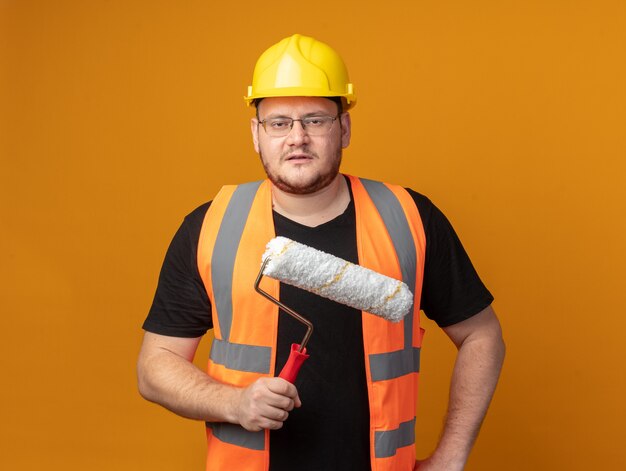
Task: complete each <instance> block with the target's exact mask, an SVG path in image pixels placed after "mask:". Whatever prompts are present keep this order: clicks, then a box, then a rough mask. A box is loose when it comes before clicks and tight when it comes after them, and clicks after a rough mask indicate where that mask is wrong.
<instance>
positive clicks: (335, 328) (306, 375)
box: [143, 190, 493, 471]
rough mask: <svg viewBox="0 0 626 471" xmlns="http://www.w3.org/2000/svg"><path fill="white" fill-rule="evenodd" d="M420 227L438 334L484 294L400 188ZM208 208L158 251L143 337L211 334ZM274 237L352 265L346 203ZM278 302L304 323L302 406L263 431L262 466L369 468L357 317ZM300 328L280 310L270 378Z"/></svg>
mask: <svg viewBox="0 0 626 471" xmlns="http://www.w3.org/2000/svg"><path fill="white" fill-rule="evenodd" d="M409 192H410V194H411V196H412V197H413V199H414V201H415V203H416V205H417V207H418V210H419V213H420V216H421V218H422V223H423V225H424V230H425V234H426V259H425V267H424V280H423V287H422V298H421V302H420V308H421V309H422V310H423V311H424V312H425V314H426V315H427V316H428V317H429V318H431V319H433V320H434V321H435V322H437V324H438V325H440V326H442V327H445V326H449V325H452V324H455V323H457V322H460V321H462V320H464V319H467V318H469V317H471V316H473V315H474V314H476V313H478V312H480V311H481V310H482V309H484V308H485V307H487V306H488V305H489V304H491V302H492V301H493V297H492V296H491V294H490V293H489V291H488V290H487V289H486V288H485V286H484V285H483V283H482V282H481V281H480V278H479V277H478V275H477V274H476V271H475V270H474V268H473V266H472V264H471V262H470V260H469V258H468V256H467V254H466V252H465V250H464V249H463V246H462V245H461V243H460V241H459V239H458V237H457V236H456V234H455V232H454V230H453V229H452V226H451V225H450V223H449V222H448V220H447V219H446V218H445V216H444V215H443V214H442V213H441V212H440V211H439V210H438V209H437V208H436V207H435V206H434V205H433V204H432V203H431V202H430V200H428V199H427V198H426V197H424V196H423V195H420V194H418V193H416V192H413V191H411V190H409ZM209 204H210V203H207V204H204V205H202V206H200V207H199V208H197V209H196V210H195V211H193V212H192V213H191V214H189V215H188V216H187V217H186V218H185V220H184V221H183V224H182V225H181V227H180V228H179V230H178V232H177V233H176V235H175V236H174V239H173V240H172V243H171V244H170V247H169V249H168V251H167V255H166V257H165V261H164V263H163V267H162V269H161V275H160V277H159V283H158V287H157V291H156V295H155V298H154V302H153V304H152V307H151V309H150V312H149V314H148V317H147V319H146V321H145V322H144V325H143V328H144V329H145V330H147V331H149V332H153V333H157V334H161V335H168V336H176V337H199V336H201V335H204V334H205V333H206V331H207V330H208V329H210V328H211V327H212V325H211V316H210V311H211V307H210V303H209V299H208V295H207V293H206V290H205V288H204V285H203V283H202V280H201V278H200V274H199V272H198V267H197V244H198V238H199V235H200V229H201V226H202V222H203V219H204V216H205V214H206V211H207V209H208V207H209ZM274 226H275V230H276V235H280V236H285V237H288V238H290V239H293V240H296V241H298V242H301V243H303V244H305V245H308V246H310V247H314V248H317V249H319V250H323V251H324V252H328V253H331V254H333V255H336V256H338V257H340V258H343V259H345V260H348V261H351V262H354V263H358V256H357V250H356V223H355V212H354V203H353V202H350V204H349V206H348V208H347V209H346V211H345V212H344V213H343V214H341V215H340V216H338V217H337V218H335V219H333V220H331V221H328V222H326V223H324V224H322V225H319V226H317V227H308V226H304V225H302V224H299V223H297V222H295V221H292V220H290V219H288V218H286V217H284V216H281V215H280V214H278V213H276V212H274ZM280 299H281V301H283V302H284V303H285V304H286V305H287V306H289V307H291V308H292V309H294V310H295V311H296V312H298V313H300V314H302V315H303V316H304V317H306V318H308V319H309V320H311V321H312V323H313V325H314V326H315V331H314V333H313V335H312V337H311V339H310V340H309V343H308V345H307V351H308V353H309V354H310V355H311V356H310V358H309V359H308V360H307V361H306V362H305V363H304V366H303V367H302V369H301V371H300V374H299V376H298V379H297V381H296V387H297V388H298V393H299V395H300V398H301V400H302V404H303V405H302V407H301V408H299V409H296V410H294V411H292V412H291V413H290V416H289V419H288V420H287V421H286V422H285V423H284V425H283V428H282V429H280V430H277V431H272V432H271V434H270V469H271V470H272V471H279V470H281V471H282V470H291V469H294V467H295V464H296V463H297V467H298V469H301V470H311V471H313V470H322V469H323V470H329V471H331V470H345V469H351V470H369V469H370V463H369V461H370V451H369V412H368V401H367V387H366V379H365V364H364V355H363V333H362V326H361V313H360V311H358V310H356V309H352V308H350V307H347V306H344V305H342V304H338V303H335V302H333V301H330V300H327V299H324V298H321V297H319V296H317V295H314V294H312V293H309V292H306V291H303V290H300V289H298V288H295V287H292V286H289V285H284V284H281V285H280ZM304 331H305V328H304V326H302V325H301V324H300V323H298V322H297V321H296V320H294V319H293V318H292V317H291V316H289V315H287V314H284V313H281V314H280V316H279V324H278V343H277V350H276V371H280V370H281V369H282V366H283V365H284V364H285V361H286V360H287V357H288V356H289V350H290V346H291V344H292V343H294V342H295V343H299V342H300V341H301V340H302V338H303V336H304Z"/></svg>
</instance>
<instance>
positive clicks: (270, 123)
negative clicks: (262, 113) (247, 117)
mask: <svg viewBox="0 0 626 471" xmlns="http://www.w3.org/2000/svg"><path fill="white" fill-rule="evenodd" d="M338 117H339V116H307V117H306V118H300V119H292V118H270V119H264V120H263V121H259V124H260V125H262V126H263V129H265V132H266V133H267V135H268V136H271V137H284V136H286V135H287V134H289V133H290V132H291V130H292V129H293V123H295V122H296V121H300V124H301V125H302V129H304V131H305V132H306V133H307V134H308V135H309V136H322V135H324V134H326V133H327V132H328V131H330V128H331V127H332V126H333V123H334V122H335V120H336V119H337V118H338Z"/></svg>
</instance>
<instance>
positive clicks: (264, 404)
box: [236, 378, 302, 432]
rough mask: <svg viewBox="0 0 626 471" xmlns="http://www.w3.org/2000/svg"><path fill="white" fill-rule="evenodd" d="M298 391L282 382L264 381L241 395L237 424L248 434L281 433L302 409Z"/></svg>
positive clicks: (246, 389) (261, 379)
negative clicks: (291, 418)
mask: <svg viewBox="0 0 626 471" xmlns="http://www.w3.org/2000/svg"><path fill="white" fill-rule="evenodd" d="M301 405H302V403H301V402H300V397H299V396H298V391H297V389H296V387H295V386H294V385H293V384H291V383H289V382H287V381H285V380H284V379H282V378H260V379H258V380H256V381H255V382H254V383H252V384H251V385H250V386H248V387H247V388H244V389H243V390H242V391H241V395H240V397H239V401H238V404H237V405H236V410H237V421H238V422H239V423H240V424H241V426H242V427H244V428H245V429H246V430H249V431H251V432H258V431H259V430H262V429H270V430H277V429H279V428H281V427H282V426H283V422H284V421H285V420H287V417H289V412H291V411H292V410H293V408H294V407H300V406H301Z"/></svg>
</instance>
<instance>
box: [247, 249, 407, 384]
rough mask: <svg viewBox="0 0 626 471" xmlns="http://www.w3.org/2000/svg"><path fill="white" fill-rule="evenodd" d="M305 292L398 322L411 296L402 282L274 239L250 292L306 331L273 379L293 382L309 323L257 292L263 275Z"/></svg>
mask: <svg viewBox="0 0 626 471" xmlns="http://www.w3.org/2000/svg"><path fill="white" fill-rule="evenodd" d="M264 275H265V276H268V277H270V278H273V279H275V280H278V281H280V282H282V283H287V284H289V285H292V286H295V287H297V288H301V289H304V290H306V291H309V292H311V293H315V294H317V295H319V296H322V297H324V298H328V299H330V300H332V301H335V302H338V303H341V304H345V305H347V306H350V307H352V308H355V309H358V310H360V311H365V312H369V313H370V314H375V315H377V316H380V317H382V318H383V319H386V320H388V321H391V322H399V321H400V320H402V318H403V317H404V316H405V315H406V314H408V312H409V311H410V310H411V307H412V306H413V294H412V293H411V291H410V290H409V287H408V286H407V285H406V284H405V283H403V282H402V281H399V280H396V279H394V278H390V277H388V276H385V275H383V274H381V273H377V272H375V271H373V270H370V269H368V268H365V267H362V266H360V265H355V264H354V263H350V262H348V261H346V260H343V259H341V258H339V257H335V256H334V255H330V254H328V253H325V252H322V251H321V250H317V249H314V248H312V247H308V246H306V245H304V244H300V243H298V242H295V241H293V240H291V239H288V238H286V237H275V238H274V239H272V240H270V241H269V242H268V244H267V246H266V251H265V253H264V254H263V257H262V265H261V270H260V271H259V274H258V276H257V279H256V281H255V284H254V289H255V290H256V291H257V292H258V293H259V294H261V295H262V296H264V297H265V298H267V299H268V300H270V301H271V302H273V303H274V304H276V305H277V306H279V307H280V308H281V309H282V310H283V311H285V312H286V313H287V314H289V315H291V316H292V317H294V318H295V319H297V320H298V321H299V322H301V323H302V324H304V325H305V326H306V328H307V330H306V334H305V336H304V338H303V340H302V342H301V343H300V344H296V343H294V344H292V345H291V352H290V354H289V359H288V360H287V363H286V364H285V366H284V367H283V369H282V371H281V372H280V374H279V375H278V376H279V377H281V378H283V379H286V380H287V381H289V382H290V383H293V382H295V380H296V377H297V375H298V371H299V370H300V367H301V366H302V364H303V363H304V361H305V360H306V359H307V358H308V357H309V355H308V354H307V353H306V344H307V342H308V341H309V338H310V337H311V334H312V333H313V324H312V323H311V322H310V321H309V320H308V319H306V318H305V317H303V316H302V315H300V314H298V313H297V312H295V311H294V310H293V309H291V308H290V307H288V306H286V305H285V304H284V303H282V302H280V301H279V300H278V299H276V298H274V297H273V296H271V295H270V294H269V293H267V292H266V291H263V290H262V289H261V288H260V286H259V285H260V282H261V279H262V278H263V276H264Z"/></svg>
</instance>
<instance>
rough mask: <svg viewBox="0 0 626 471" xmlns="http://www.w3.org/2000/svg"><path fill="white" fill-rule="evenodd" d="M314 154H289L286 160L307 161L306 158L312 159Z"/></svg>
mask: <svg viewBox="0 0 626 471" xmlns="http://www.w3.org/2000/svg"><path fill="white" fill-rule="evenodd" d="M312 159H313V156H311V155H307V154H293V155H290V156H288V157H287V158H286V159H285V160H286V161H288V162H292V161H305V160H312Z"/></svg>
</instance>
